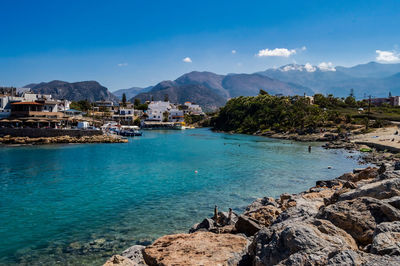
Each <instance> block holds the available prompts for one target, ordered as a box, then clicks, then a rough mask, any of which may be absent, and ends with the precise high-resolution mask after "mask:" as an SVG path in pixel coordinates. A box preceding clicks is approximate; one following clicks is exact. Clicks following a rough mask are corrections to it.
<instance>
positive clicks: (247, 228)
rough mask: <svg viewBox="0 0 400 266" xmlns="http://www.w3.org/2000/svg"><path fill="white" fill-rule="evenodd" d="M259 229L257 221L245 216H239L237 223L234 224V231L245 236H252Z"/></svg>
mask: <svg viewBox="0 0 400 266" xmlns="http://www.w3.org/2000/svg"><path fill="white" fill-rule="evenodd" d="M261 228H262V227H261V225H260V224H259V223H258V222H257V221H255V220H253V219H251V218H250V217H247V216H245V215H240V216H239V218H238V221H237V222H236V224H235V229H236V231H237V232H238V233H243V234H245V235H246V236H253V235H254V234H255V233H257V232H258V231H259V230H260V229H261Z"/></svg>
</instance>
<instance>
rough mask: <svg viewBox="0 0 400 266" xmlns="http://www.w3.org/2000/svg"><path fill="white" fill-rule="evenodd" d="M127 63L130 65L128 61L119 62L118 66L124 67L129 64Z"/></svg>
mask: <svg viewBox="0 0 400 266" xmlns="http://www.w3.org/2000/svg"><path fill="white" fill-rule="evenodd" d="M127 65H128V63H119V64H118V65H117V66H119V67H124V66H127Z"/></svg>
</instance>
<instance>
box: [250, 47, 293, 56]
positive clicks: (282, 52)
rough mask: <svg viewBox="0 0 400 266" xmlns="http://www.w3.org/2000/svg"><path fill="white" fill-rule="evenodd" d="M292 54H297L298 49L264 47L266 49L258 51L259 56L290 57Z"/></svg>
mask: <svg viewBox="0 0 400 266" xmlns="http://www.w3.org/2000/svg"><path fill="white" fill-rule="evenodd" d="M292 54H296V50H294V49H291V50H289V49H286V48H275V49H273V50H270V49H268V48H267V49H264V50H260V51H258V54H257V55H258V56H259V57H262V56H282V57H289V56H291V55H292Z"/></svg>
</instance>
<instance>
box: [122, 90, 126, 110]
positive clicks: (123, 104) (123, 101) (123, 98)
mask: <svg viewBox="0 0 400 266" xmlns="http://www.w3.org/2000/svg"><path fill="white" fill-rule="evenodd" d="M122 106H123V107H125V106H126V94H125V93H123V94H122Z"/></svg>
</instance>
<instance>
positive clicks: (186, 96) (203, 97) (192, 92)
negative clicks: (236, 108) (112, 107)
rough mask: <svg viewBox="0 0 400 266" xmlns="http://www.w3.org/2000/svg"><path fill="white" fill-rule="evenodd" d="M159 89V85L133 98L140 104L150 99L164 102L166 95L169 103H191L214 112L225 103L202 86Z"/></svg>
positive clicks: (190, 85) (223, 99) (178, 86)
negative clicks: (138, 100)
mask: <svg viewBox="0 0 400 266" xmlns="http://www.w3.org/2000/svg"><path fill="white" fill-rule="evenodd" d="M160 87H161V85H158V86H155V87H154V88H153V90H151V91H150V92H146V93H141V94H139V95H137V96H136V97H135V98H137V99H140V100H141V102H144V101H147V100H151V99H154V100H155V101H159V100H164V99H165V96H166V95H168V98H169V101H170V102H173V103H180V104H183V103H185V102H186V101H193V102H196V103H197V104H199V105H201V106H202V107H203V108H204V110H205V111H209V110H214V109H216V108H218V107H220V106H223V105H224V104H225V102H226V99H225V98H224V97H222V96H221V95H218V94H217V93H216V92H215V91H213V90H212V89H210V88H207V87H205V86H203V85H196V84H188V85H176V86H165V87H164V88H160ZM154 89H155V90H154Z"/></svg>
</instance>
